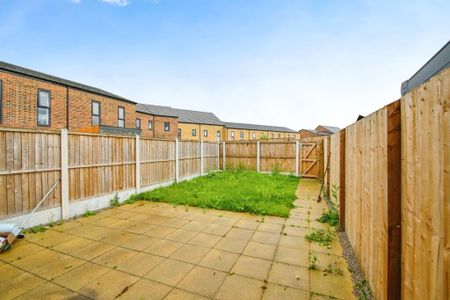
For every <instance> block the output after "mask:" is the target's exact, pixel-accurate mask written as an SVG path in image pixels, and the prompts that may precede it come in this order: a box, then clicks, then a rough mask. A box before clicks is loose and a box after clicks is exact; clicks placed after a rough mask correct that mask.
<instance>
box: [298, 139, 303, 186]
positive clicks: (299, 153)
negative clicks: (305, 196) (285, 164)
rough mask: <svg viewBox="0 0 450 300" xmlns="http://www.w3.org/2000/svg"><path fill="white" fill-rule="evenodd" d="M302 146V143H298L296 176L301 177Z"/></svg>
mask: <svg viewBox="0 0 450 300" xmlns="http://www.w3.org/2000/svg"><path fill="white" fill-rule="evenodd" d="M302 151H303V145H302V141H301V140H300V141H298V176H299V177H302V160H303V158H302V155H303V152H302Z"/></svg>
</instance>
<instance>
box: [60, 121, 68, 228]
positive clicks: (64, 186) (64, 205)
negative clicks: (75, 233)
mask: <svg viewBox="0 0 450 300" xmlns="http://www.w3.org/2000/svg"><path fill="white" fill-rule="evenodd" d="M68 217H69V131H68V130H67V129H65V128H63V129H61V219H63V220H64V219H67V218H68Z"/></svg>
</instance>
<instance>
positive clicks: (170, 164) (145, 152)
mask: <svg viewBox="0 0 450 300" xmlns="http://www.w3.org/2000/svg"><path fill="white" fill-rule="evenodd" d="M140 147H141V151H140V154H141V157H140V158H141V187H146V186H149V185H154V184H158V183H162V182H168V181H172V180H175V141H168V140H158V139H146V138H141V139H140Z"/></svg>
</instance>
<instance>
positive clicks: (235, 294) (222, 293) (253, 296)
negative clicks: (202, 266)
mask: <svg viewBox="0 0 450 300" xmlns="http://www.w3.org/2000/svg"><path fill="white" fill-rule="evenodd" d="M265 285H266V284H265V282H264V281H260V280H256V279H252V278H248V277H244V276H239V275H232V276H227V277H226V279H225V281H224V283H223V285H222V287H221V288H220V290H219V292H218V293H217V295H216V296H215V299H224V300H225V299H246V300H258V299H261V296H262V295H263V292H264V289H265Z"/></svg>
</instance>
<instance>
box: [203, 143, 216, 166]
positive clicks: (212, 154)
mask: <svg viewBox="0 0 450 300" xmlns="http://www.w3.org/2000/svg"><path fill="white" fill-rule="evenodd" d="M218 155H219V144H218V143H214V142H204V143H203V161H204V162H203V163H204V172H205V173H207V172H210V171H214V170H218V169H219V165H218V164H219V162H218V158H219V156H218Z"/></svg>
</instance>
